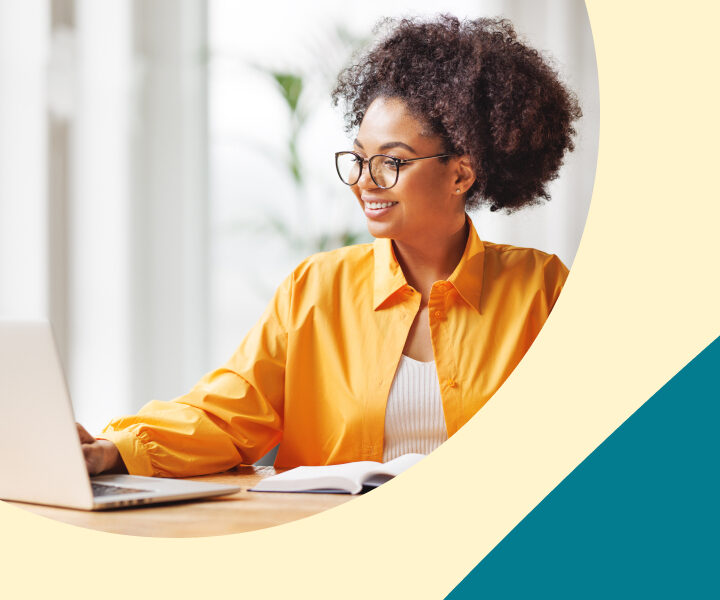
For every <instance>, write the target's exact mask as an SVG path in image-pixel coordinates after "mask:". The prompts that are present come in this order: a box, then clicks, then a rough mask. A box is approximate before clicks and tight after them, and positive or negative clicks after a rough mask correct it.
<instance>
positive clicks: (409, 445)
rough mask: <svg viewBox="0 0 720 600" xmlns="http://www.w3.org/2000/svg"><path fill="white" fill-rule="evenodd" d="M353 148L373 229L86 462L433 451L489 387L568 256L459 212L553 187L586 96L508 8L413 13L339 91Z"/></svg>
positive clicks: (353, 168)
mask: <svg viewBox="0 0 720 600" xmlns="http://www.w3.org/2000/svg"><path fill="white" fill-rule="evenodd" d="M333 99H334V101H335V103H337V102H338V101H340V100H343V101H345V102H346V103H347V108H348V110H347V121H348V127H349V129H354V128H355V127H358V130H357V137H356V138H355V140H354V146H353V149H352V150H346V151H342V152H338V153H337V155H336V168H337V171H338V175H339V176H340V178H341V179H342V180H343V182H344V183H345V184H347V185H348V186H349V187H350V188H351V190H352V192H353V193H354V195H355V197H356V199H357V201H358V204H359V206H360V208H361V209H362V210H363V211H364V213H365V216H366V218H367V223H368V228H369V230H370V233H371V234H372V235H373V236H374V237H375V238H377V239H376V241H375V242H374V243H373V244H362V245H357V246H350V247H345V248H341V249H338V250H335V251H332V252H327V253H322V254H317V255H314V256H311V257H309V258H308V259H306V260H305V261H303V262H302V263H301V264H300V265H299V266H298V267H297V268H296V269H295V271H293V273H291V274H290V276H288V278H287V279H286V280H285V281H284V282H283V283H282V285H281V286H280V287H279V288H278V290H277V292H276V294H275V297H274V298H273V300H272V301H271V303H270V305H269V306H268V308H267V310H266V311H265V313H264V315H263V316H262V318H261V319H260V321H259V322H258V323H257V324H256V326H255V327H254V328H253V329H252V330H251V331H250V333H249V334H248V336H247V337H246V338H245V340H244V341H243V342H242V344H241V345H240V347H239V348H238V350H237V351H236V352H235V354H234V355H233V356H232V358H231V359H230V360H229V361H228V363H227V364H226V365H224V366H223V367H221V368H220V369H218V370H216V371H214V372H212V373H210V374H208V375H206V376H205V377H204V378H203V379H202V380H201V381H200V382H199V383H198V384H197V385H196V386H195V388H193V390H191V391H190V393H188V394H187V395H185V396H182V397H180V398H177V399H176V400H174V401H172V402H158V401H153V402H150V403H149V404H147V405H146V406H144V407H143V408H142V409H141V410H140V412H139V413H138V414H137V415H134V416H130V417H124V418H120V419H116V420H114V421H112V422H111V423H110V424H109V425H108V426H107V427H106V428H105V430H104V432H103V436H102V438H103V439H97V440H96V439H95V438H93V437H92V436H91V435H90V434H88V433H87V432H86V431H85V430H84V429H82V427H81V426H78V428H79V432H80V436H81V439H82V440H83V448H84V451H85V456H86V461H87V464H88V469H89V471H90V472H91V473H93V474H94V473H99V472H103V471H110V472H113V471H114V472H123V471H125V470H127V471H129V472H130V473H133V474H138V475H155V476H190V475H198V474H203V473H212V472H218V471H223V470H226V469H229V468H232V467H234V466H236V465H238V464H240V463H244V464H249V463H253V462H254V461H256V460H258V459H259V458H261V457H262V456H263V455H264V454H265V453H266V452H267V451H268V450H270V449H271V448H272V447H273V446H275V445H276V444H278V443H279V444H280V446H279V451H278V454H277V459H276V462H275V464H276V466H277V467H284V468H287V467H294V466H298V465H302V464H305V465H312V464H330V463H342V462H349V461H355V460H389V459H391V458H393V457H395V456H397V455H399V454H403V453H405V452H423V453H427V452H430V451H431V450H432V449H434V448H435V447H437V446H438V445H439V444H440V443H442V441H443V440H445V439H446V438H447V436H448V435H452V434H453V433H454V432H455V431H457V430H458V429H459V428H460V427H461V426H462V425H463V424H464V423H465V422H467V420H468V419H470V418H471V417H472V416H473V415H474V414H475V413H476V412H477V411H478V410H479V409H480V408H481V407H482V406H483V405H484V404H485V403H486V402H487V401H488V400H489V399H490V397H491V396H492V395H493V393H494V392H495V391H496V390H497V389H498V387H499V386H500V385H501V384H502V383H503V381H504V380H505V379H506V378H507V376H508V375H509V374H510V373H511V372H512V370H513V369H514V368H515V366H516V365H517V363H518V361H519V360H520V359H521V358H522V356H523V355H524V354H525V352H526V351H527V349H528V347H529V346H530V344H531V343H532V341H533V340H534V339H535V336H536V335H537V333H538V331H539V330H540V328H541V327H542V325H543V323H544V322H545V320H546V319H547V317H548V315H549V313H550V311H551V309H552V307H553V305H554V303H555V301H556V299H557V297H558V295H559V293H560V290H561V288H562V286H563V283H564V281H565V279H566V277H567V269H566V268H565V267H564V265H563V264H562V263H561V262H560V260H559V259H558V258H557V257H556V256H554V255H548V254H545V253H543V252H540V251H538V250H534V249H529V248H516V247H512V246H507V245H499V244H492V243H488V242H482V241H481V240H480V239H479V238H478V236H477V233H476V232H475V229H474V227H473V224H472V222H471V220H470V219H469V217H468V216H467V214H466V210H467V209H468V208H472V207H475V206H477V205H478V204H480V203H483V202H486V203H489V204H490V206H491V209H493V210H498V209H503V210H507V211H514V210H517V209H519V208H522V207H524V206H527V205H530V204H533V203H536V202H537V201H538V200H539V199H541V198H545V199H547V198H548V194H547V191H546V188H545V186H546V184H547V182H548V181H550V180H551V179H553V178H554V177H555V176H556V175H557V172H558V169H559V167H560V165H561V163H562V158H563V155H564V154H565V152H566V151H567V150H572V149H573V142H572V136H573V135H574V133H575V132H574V129H573V127H572V124H573V121H574V120H575V119H577V118H578V117H579V116H580V109H579V107H578V105H577V101H576V100H575V98H574V96H573V95H572V94H571V93H570V92H569V91H568V90H567V89H565V87H564V86H563V85H562V84H561V83H560V81H559V80H558V78H557V75H556V73H554V72H553V71H552V69H550V68H549V67H548V66H547V64H546V63H545V62H544V61H543V59H542V58H541V57H540V56H539V55H538V53H537V52H536V51H534V50H532V49H531V48H528V47H527V46H525V45H524V44H521V43H520V42H519V41H518V40H517V38H516V35H515V33H514V31H513V29H512V26H511V25H510V24H509V23H508V22H507V21H501V20H488V19H480V20H477V21H471V22H460V21H458V20H457V19H455V18H453V17H447V16H445V17H441V18H440V19H438V20H435V21H432V22H421V21H413V20H402V21H400V22H399V23H398V24H397V25H396V26H394V27H393V28H392V29H391V30H390V31H389V33H388V34H387V35H386V36H385V37H384V38H383V39H382V40H381V41H380V42H379V43H378V44H377V45H376V46H375V47H374V48H373V49H372V50H371V51H370V52H369V53H368V54H367V55H366V56H365V57H364V58H363V59H362V60H361V61H360V62H359V63H358V64H356V65H354V66H352V67H350V68H349V69H347V70H346V71H344V72H343V73H342V74H341V75H340V78H339V83H338V86H337V88H336V89H335V91H334V92H333Z"/></svg>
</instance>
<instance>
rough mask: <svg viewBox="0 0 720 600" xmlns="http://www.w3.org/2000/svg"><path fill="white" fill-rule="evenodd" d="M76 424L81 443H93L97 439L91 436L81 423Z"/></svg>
mask: <svg viewBox="0 0 720 600" xmlns="http://www.w3.org/2000/svg"><path fill="white" fill-rule="evenodd" d="M75 425H77V432H78V436H80V442H81V443H83V444H92V443H93V442H94V441H95V438H94V437H93V436H91V435H90V434H89V433H88V432H87V430H86V429H85V428H84V427H83V426H82V425H80V423H75Z"/></svg>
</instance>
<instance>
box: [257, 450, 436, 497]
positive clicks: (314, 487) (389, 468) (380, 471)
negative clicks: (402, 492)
mask: <svg viewBox="0 0 720 600" xmlns="http://www.w3.org/2000/svg"><path fill="white" fill-rule="evenodd" d="M423 458H425V455H424V454H403V455H402V456H398V457H397V458H394V459H393V460H391V461H388V462H386V463H379V462H374V461H371V460H365V461H361V462H351V463H345V464H342V465H327V466H323V467H297V468H295V469H290V470H289V471H285V472H284V473H279V474H278V475H272V476H271V477H267V478H266V479H263V480H261V481H259V482H258V483H257V485H256V486H255V487H254V488H252V489H250V490H248V491H250V492H325V493H331V494H359V493H360V492H361V491H362V490H363V487H366V488H372V487H377V486H379V485H381V484H383V483H385V482H386V481H388V480H390V479H392V478H393V477H395V476H396V475H400V473H402V472H403V471H404V470H405V469H409V468H410V467H412V466H413V465H414V464H415V463H417V462H418V461H420V460H421V459H423Z"/></svg>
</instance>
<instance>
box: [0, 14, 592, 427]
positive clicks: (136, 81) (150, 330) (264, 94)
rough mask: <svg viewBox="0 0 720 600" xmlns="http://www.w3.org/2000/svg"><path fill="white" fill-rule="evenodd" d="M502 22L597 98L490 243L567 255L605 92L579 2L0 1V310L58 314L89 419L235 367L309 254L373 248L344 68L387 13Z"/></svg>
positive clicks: (499, 219) (579, 219)
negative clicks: (352, 154) (353, 160)
mask: <svg viewBox="0 0 720 600" xmlns="http://www.w3.org/2000/svg"><path fill="white" fill-rule="evenodd" d="M438 11H442V12H447V13H451V14H455V15H457V16H459V17H468V18H477V17H480V16H504V17H507V18H509V19H510V20H511V21H512V22H513V23H514V24H515V26H516V29H517V31H518V32H519V33H520V35H521V36H522V37H523V38H524V39H526V40H527V41H528V42H529V43H530V44H531V45H533V46H534V47H536V48H538V49H539V50H541V51H542V52H543V53H545V54H546V55H547V56H550V57H552V59H553V62H554V65H555V67H556V69H557V70H558V71H559V72H560V73H561V75H562V77H563V78H564V79H565V81H566V82H567V83H568V85H569V86H570V87H571V88H572V89H573V90H575V92H576V93H577V95H578V97H579V99H580V102H581V105H582V108H583V112H584V117H583V119H582V121H581V122H580V123H579V128H578V136H577V140H576V146H577V147H576V150H575V152H574V153H573V154H571V155H569V156H568V158H567V159H566V161H565V165H564V167H563V169H562V171H561V174H560V177H559V178H558V179H557V180H556V181H554V182H553V183H552V185H551V187H550V191H551V194H552V201H551V202H549V203H546V204H545V205H542V206H539V207H535V208H532V209H528V210H526V211H522V212H520V213H518V214H514V215H512V216H508V215H505V214H503V213H500V212H498V213H490V212H489V211H488V210H480V211H477V212H475V213H474V214H473V215H472V216H473V220H474V222H475V225H476V226H477V228H478V231H479V234H480V236H481V237H482V238H483V239H487V240H490V241H494V242H505V243H511V244H516V245H522V246H533V247H536V248H540V249H541V250H545V251H547V252H553V253H556V254H558V255H559V256H560V258H561V259H562V260H563V261H564V262H565V264H566V265H568V266H572V262H573V259H574V256H575V252H576V250H577V247H578V244H579V242H580V237H581V235H582V231H583V227H584V224H585V219H586V216H587V212H588V208H589V203H590V197H591V193H592V185H593V179H594V174H595V164H596V159H597V145H598V123H599V105H598V89H597V67H596V63H595V54H594V48H593V42H592V35H591V31H590V26H589V22H588V18H587V13H586V10H585V5H584V3H583V2H582V1H580V0H491V1H482V0H444V1H443V2H442V3H440V2H437V1H434V2H432V1H428V0H413V1H412V2H411V1H409V0H396V1H394V2H392V3H388V2H376V1H372V0H369V1H365V2H362V3H354V4H353V3H339V2H336V1H335V2H333V1H331V0H320V1H315V2H312V3H291V2H271V1H268V2H262V3H243V2H238V1H234V0H134V1H133V0H0V317H11V318H15V317H18V318H19V317H37V316H40V317H49V318H50V319H51V322H52V324H53V328H54V331H55V335H56V338H57V343H58V349H59V353H60V355H61V358H62V361H63V363H64V366H65V371H66V375H67V379H68V385H69V388H70V392H71V395H72V398H73V404H74V408H75V415H76V418H77V420H78V421H80V422H82V423H83V424H85V425H86V427H87V428H88V429H89V430H90V431H91V432H93V433H98V432H99V431H100V430H101V429H102V427H103V426H104V425H105V423H107V421H108V420H109V419H110V418H111V417H113V416H119V415H122V414H127V413H131V412H134V411H136V410H137V409H138V408H139V407H140V406H142V405H143V404H144V403H146V402H147V401H149V400H150V399H153V398H156V399H163V400H169V399H171V398H173V397H176V396H178V395H180V394H182V393H184V392H185V391H187V390H188V389H189V388H190V387H191V386H192V385H193V384H194V383H195V382H196V381H197V380H198V379H199V378H200V377H201V376H202V374H203V373H205V372H206V371H209V370H211V369H213V368H215V367H217V366H219V365H220V364H222V363H223V362H224V361H225V360H226V359H227V358H228V357H229V356H230V354H231V353H232V351H233V350H234V348H235V347H236V346H237V345H238V344H239V342H240V341H241V340H242V338H243V337H244V335H245V334H246V332H247V331H248V329H249V328H250V327H251V326H252V324H253V323H254V322H255V320H256V319H257V318H258V317H259V316H260V314H261V312H262V310H263V308H264V306H265V304H266V303H267V301H268V300H269V298H270V296H271V295H272V293H273V292H274V290H275V288H276V286H277V285H279V283H280V281H281V280H282V279H283V278H284V277H285V276H286V275H287V274H288V273H289V272H290V270H291V269H292V268H293V267H294V266H295V265H296V264H297V263H298V262H299V261H300V260H302V258H304V257H305V256H307V255H308V254H311V253H313V252H317V251H321V250H328V249H331V248H334V247H337V246H340V245H344V244H348V243H360V242H365V241H370V239H371V238H370V237H369V236H368V234H367V230H366V228H365V218H364V216H363V214H362V213H361V212H360V209H359V208H358V207H357V205H356V203H355V201H354V197H353V196H352V194H351V192H350V191H349V189H348V188H347V187H346V186H344V185H343V184H342V183H341V182H340V181H339V180H338V178H337V175H336V173H335V169H334V163H333V160H334V157H333V154H334V152H335V151H337V150H342V149H349V148H350V146H351V142H350V141H349V140H350V139H351V138H349V137H348V136H347V135H346V133H345V131H344V123H343V118H342V114H341V112H340V110H339V109H335V108H333V107H332V106H331V103H330V97H329V92H330V90H331V89H332V87H333V82H334V77H335V76H336V75H337V73H338V72H339V70H340V69H341V68H342V67H343V66H345V65H346V64H348V63H349V61H350V60H351V57H352V55H353V53H354V52H357V51H359V50H360V49H362V47H363V46H364V45H365V44H367V43H368V42H370V41H371V40H372V35H373V33H372V30H373V26H374V24H375V23H376V22H377V20H378V19H379V18H381V17H385V16H404V15H432V14H437V13H438Z"/></svg>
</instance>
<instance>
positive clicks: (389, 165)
mask: <svg viewBox="0 0 720 600" xmlns="http://www.w3.org/2000/svg"><path fill="white" fill-rule="evenodd" d="M370 173H372V176H373V179H374V180H375V183H377V184H378V185H379V186H381V187H384V188H389V187H392V186H394V185H395V182H396V181H397V173H398V171H397V163H396V162H395V161H394V160H393V159H392V158H390V157H389V156H383V155H382V154H377V155H375V156H373V157H372V159H371V160H370Z"/></svg>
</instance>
